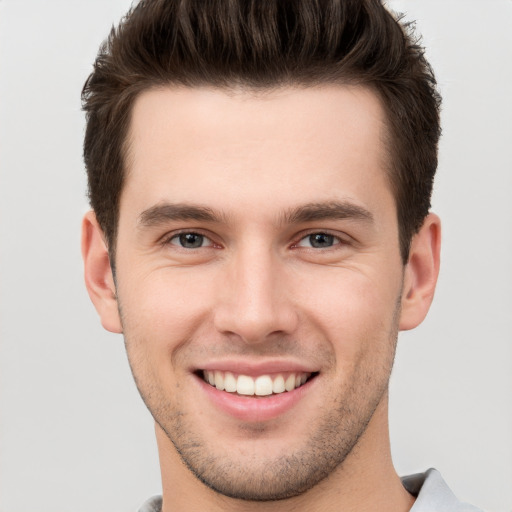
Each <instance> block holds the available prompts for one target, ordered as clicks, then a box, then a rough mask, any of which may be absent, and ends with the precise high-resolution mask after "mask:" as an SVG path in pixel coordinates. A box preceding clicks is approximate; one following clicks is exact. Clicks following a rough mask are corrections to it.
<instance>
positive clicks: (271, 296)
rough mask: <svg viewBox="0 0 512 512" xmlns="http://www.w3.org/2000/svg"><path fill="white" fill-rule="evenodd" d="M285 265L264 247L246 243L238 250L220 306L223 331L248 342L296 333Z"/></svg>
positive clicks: (217, 317) (218, 322) (231, 264)
mask: <svg viewBox="0 0 512 512" xmlns="http://www.w3.org/2000/svg"><path fill="white" fill-rule="evenodd" d="M282 265H283V262H282V260H281V258H280V257H279V255H278V254H276V253H275V251H273V250H272V248H271V247H269V246H268V245H265V244H261V243H259V244H258V243H253V244H247V245H246V246H244V247H241V248H240V249H239V250H238V251H235V253H234V255H233V257H232V258H231V261H230V262H229V265H228V266H227V267H228V268H227V270H226V274H225V283H224V284H223V288H224V291H223V294H222V299H221V302H220V303H219V304H218V305H217V313H216V323H217V328H218V329H219V330H220V331H222V332H224V333H226V332H229V333H234V334H236V335H238V336H239V337H240V338H242V339H243V340H244V341H246V342H248V343H258V342H263V341H265V339H267V338H268V336H269V335H271V334H274V333H281V334H284V333H289V332H291V331H293V329H294V328H295V325H296V312H295V311H294V308H293V306H292V303H291V301H290V299H289V297H288V296H287V293H286V286H285V275H284V272H283V268H282Z"/></svg>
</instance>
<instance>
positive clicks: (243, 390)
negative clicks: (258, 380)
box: [236, 375, 254, 395]
mask: <svg viewBox="0 0 512 512" xmlns="http://www.w3.org/2000/svg"><path fill="white" fill-rule="evenodd" d="M236 390H237V393H238V394H239V395H254V379H253V378H251V377H248V376H247V375H239V376H238V380H237V382H236Z"/></svg>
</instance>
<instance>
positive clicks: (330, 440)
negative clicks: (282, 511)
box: [125, 299, 400, 502]
mask: <svg viewBox="0 0 512 512" xmlns="http://www.w3.org/2000/svg"><path fill="white" fill-rule="evenodd" d="M399 305H400V299H399V300H398V301H397V308H396V310H395V312H394V315H393V325H392V326H391V332H389V337H388V339H387V340H386V341H387V343H382V341H383V340H382V339H381V340H380V343H382V344H383V345H386V347H382V346H381V347H380V350H378V352H379V354H378V356H377V357H378V359H379V361H378V364H375V363H374V364H373V365H365V364H361V365H360V366H358V367H357V368H356V369H355V372H354V375H353V378H352V379H351V382H348V383H347V382H346V383H345V385H344V386H340V388H339V389H340V392H339V394H337V395H336V397H335V398H334V400H332V401H331V403H330V404H325V405H324V407H323V408H319V409H318V411H316V412H315V418H316V420H315V421H314V422H312V423H313V428H314V430H312V432H311V435H310V436H308V438H307V440H306V441H305V442H304V443H303V447H301V448H299V449H296V450H295V451H294V452H292V453H284V454H281V455H278V456H276V457H274V458H273V459H270V458H265V457H264V456H263V457H262V456H259V455H256V454H254V455H253V456H249V457H245V458H243V460H242V459H240V460H238V459H236V458H234V457H233V456H232V454H230V453H229V452H227V451H223V452H222V454H221V455H220V454H219V453H218V452H216V450H214V449H212V445H215V444H216V440H215V439H212V438H211V437H210V438H209V439H206V438H205V436H201V435H200V434H199V433H198V432H197V429H196V428H195V427H196V424H197V421H198V419H197V418H194V417H192V415H191V414H188V413H186V412H184V410H183V408H181V409H180V408H179V407H173V406H171V404H170V403H168V402H165V401H164V400H159V399H158V397H164V396H165V393H164V392H163V390H159V389H158V388H157V387H151V386H149V387H146V386H142V385H141V384H142V382H140V379H139V378H138V375H137V373H136V372H134V369H135V365H134V364H133V360H132V357H130V347H129V345H130V343H129V341H128V338H127V336H126V331H125V344H126V349H127V353H128V359H129V362H130V366H131V368H132V374H133V376H134V379H135V382H136V385H137V388H138V390H139V392H140V394H141V397H142V399H143V401H144V403H145V404H146V406H147V408H148V409H149V411H150V412H151V414H152V415H153V418H154V419H155V421H156V423H157V424H158V425H159V427H160V428H161V429H162V431H163V432H164V433H165V434H166V436H167V438H168V439H169V440H170V441H171V443H172V444H173V445H174V448H175V449H176V451H177V453H178V454H179V456H180V457H181V459H182V461H183V463H184V464H185V465H186V466H187V467H188V468H189V470H190V471H191V472H192V474H193V475H195V477H196V478H198V479H199V480H200V481H201V482H203V484H205V485H206V486H207V487H209V488H210V489H212V490H214V491H215V492H217V493H220V494H222V495H224V496H227V497H230V498H235V499H240V500H247V501H259V502H264V501H276V500H283V499H287V498H291V497H294V496H298V495H301V494H303V493H305V492H306V491H308V490H310V489H311V488H313V487H314V486H316V485H318V484H319V483H320V482H322V481H323V480H324V479H326V478H327V477H328V476H329V475H331V474H332V473H333V472H334V471H336V470H337V469H341V468H342V466H343V463H344V462H345V460H346V459H347V457H348V456H349V455H350V454H354V452H356V450H354V448H355V447H356V446H357V443H358V441H359V439H360V438H361V436H362V435H363V434H364V433H365V431H366V429H367V427H368V424H369V422H370V420H371V419H372V417H373V415H374V413H375V411H376V409H377V407H378V406H379V404H380V403H381V401H382V400H383V399H384V398H385V396H386V395H387V390H388V383H389V377H390V374H391V369H392V365H393V361H394V356H395V349H396V341H397V336H398V318H399V315H400V306H399ZM139 341H140V340H139ZM377 341H378V340H377ZM139 362H140V361H139ZM151 373H152V372H151ZM146 380H147V379H146ZM153 382H155V381H153ZM167 391H169V390H167ZM327 406H329V407H328V409H327ZM245 428H246V430H247V434H248V436H252V437H257V436H258V435H263V434H264V431H265V427H264V426H262V425H255V426H254V425H253V426H252V427H247V426H246V427H245ZM251 430H252V432H251ZM260 453H261V452H260ZM355 456H357V454H355Z"/></svg>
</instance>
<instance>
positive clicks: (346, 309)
mask: <svg viewBox="0 0 512 512" xmlns="http://www.w3.org/2000/svg"><path fill="white" fill-rule="evenodd" d="M301 288H302V289H303V290H307V291H308V293H302V294H301V296H300V298H297V303H298V304H301V306H300V307H301V309H302V312H303V314H304V315H305V316H306V318H307V319H308V320H307V321H308V322H310V323H311V324H312V325H314V326H315V329H316V330H318V331H321V332H322V334H323V337H324V338H325V339H328V340H329V341H330V342H331V344H332V345H333V348H334V350H335V353H336V357H337V359H338V361H337V364H338V365H345V364H346V365H349V364H354V363H355V362H357V361H359V360H360V359H361V358H363V357H365V354H367V353H368V352H376V353H378V352H380V351H381V348H382V349H383V350H384V349H385V350H389V341H390V340H391V341H392V342H394V338H395V335H396V324H397V311H396V310H397V307H398V300H399V296H400V278H399V276H395V277H393V278H392V279H375V278H372V277H371V274H369V273H362V272H359V271H354V270H348V269H331V271H330V272H328V274H327V275H324V276H319V275H317V276H313V275H311V276H309V278H308V279H307V283H304V285H303V286H301Z"/></svg>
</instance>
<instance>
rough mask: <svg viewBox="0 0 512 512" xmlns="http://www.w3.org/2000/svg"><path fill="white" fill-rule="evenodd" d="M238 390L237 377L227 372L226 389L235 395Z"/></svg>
mask: <svg viewBox="0 0 512 512" xmlns="http://www.w3.org/2000/svg"><path fill="white" fill-rule="evenodd" d="M236 388H237V385H236V379H235V376H234V375H233V374H232V373H231V372H226V374H225V375H224V389H225V390H226V391H229V392H230V393H235V392H236Z"/></svg>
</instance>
